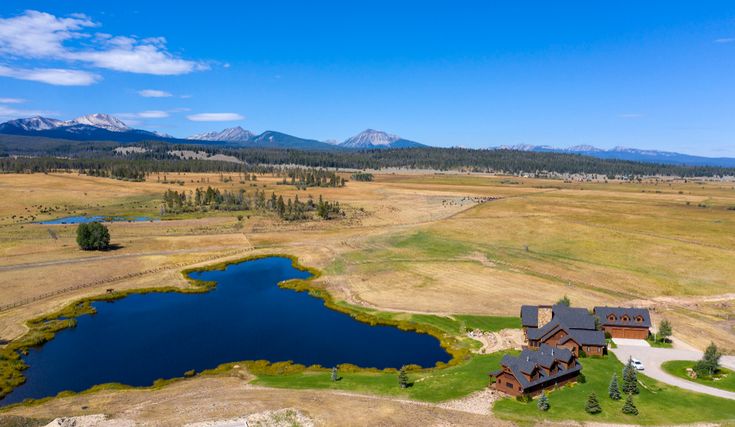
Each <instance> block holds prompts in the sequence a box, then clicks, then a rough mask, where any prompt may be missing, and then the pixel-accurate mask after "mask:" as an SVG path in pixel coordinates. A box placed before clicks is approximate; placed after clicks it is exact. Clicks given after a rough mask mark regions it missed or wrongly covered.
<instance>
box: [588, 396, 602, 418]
mask: <svg viewBox="0 0 735 427" xmlns="http://www.w3.org/2000/svg"><path fill="white" fill-rule="evenodd" d="M584 410H585V411H586V412H587V413H588V414H592V415H594V414H599V413H600V412H602V406H600V402H599V401H598V400H597V395H596V394H595V393H592V394H590V397H588V398H587V404H586V405H584Z"/></svg>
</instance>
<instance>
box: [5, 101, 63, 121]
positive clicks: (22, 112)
mask: <svg viewBox="0 0 735 427" xmlns="http://www.w3.org/2000/svg"><path fill="white" fill-rule="evenodd" d="M58 115H59V113H57V112H55V111H44V110H26V109H17V108H12V107H8V106H7V105H2V104H0V120H11V119H18V118H22V117H32V116H44V117H54V116H58Z"/></svg>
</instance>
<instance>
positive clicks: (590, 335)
mask: <svg viewBox="0 0 735 427" xmlns="http://www.w3.org/2000/svg"><path fill="white" fill-rule="evenodd" d="M570 339H573V340H574V341H576V342H577V344H579V345H588V346H589V345H592V346H597V347H605V346H607V341H606V340H605V333H604V332H602V331H588V330H585V329H569V335H568V336H566V337H564V338H563V339H562V340H561V341H559V344H564V343H565V342H567V341H569V340H570Z"/></svg>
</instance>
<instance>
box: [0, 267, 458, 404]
mask: <svg viewBox="0 0 735 427" xmlns="http://www.w3.org/2000/svg"><path fill="white" fill-rule="evenodd" d="M274 257H280V258H286V259H289V260H290V261H291V265H292V267H293V268H295V269H297V270H300V271H304V272H308V273H310V274H311V276H310V277H308V278H305V279H290V280H285V281H282V282H279V283H278V286H279V287H281V288H284V289H290V290H294V291H296V292H307V293H308V294H309V295H310V296H311V297H314V298H318V299H321V300H322V301H323V302H324V306H325V307H326V308H328V309H330V310H333V311H336V312H340V313H344V314H348V315H349V316H350V317H352V318H353V319H355V320H357V321H359V322H362V323H367V324H369V325H371V326H376V325H385V326H392V327H396V328H398V329H400V330H404V331H413V332H416V333H422V334H428V335H431V336H433V337H435V338H436V339H437V340H438V341H439V344H440V346H441V347H442V348H443V349H444V350H445V351H446V352H447V353H448V354H449V355H450V356H451V359H450V360H449V361H448V362H447V363H443V362H437V363H436V366H435V367H431V368H421V367H418V366H411V369H412V370H415V371H429V370H434V369H441V368H444V367H447V366H453V365H456V364H457V363H459V362H461V361H462V360H464V359H465V358H466V356H468V355H469V352H468V351H467V350H466V349H462V348H460V347H459V346H457V343H458V341H457V339H456V338H455V337H453V336H449V335H448V334H446V333H445V332H443V331H441V330H439V329H438V328H435V327H433V326H431V325H426V324H422V323H419V322H413V321H405V320H393V319H385V318H380V317H379V316H377V315H373V314H369V313H365V312H362V311H359V310H355V309H351V308H350V307H348V306H343V305H339V304H337V302H336V301H335V300H334V298H333V297H332V295H331V294H330V293H329V292H328V291H327V290H326V289H324V288H322V287H320V286H318V285H315V284H314V282H313V281H314V280H315V279H317V278H319V277H320V276H321V274H322V273H321V271H320V270H318V269H316V268H313V267H308V266H304V265H302V264H300V263H299V260H298V258H297V257H295V256H293V255H287V254H261V255H251V256H247V257H244V258H239V259H234V260H229V261H223V262H219V263H214V264H210V265H205V266H202V267H196V268H189V269H185V270H183V271H181V273H182V274H183V275H184V278H185V279H186V281H187V282H188V283H189V284H190V285H191V286H190V287H185V288H180V287H174V286H162V287H155V288H142V289H130V290H125V291H118V292H112V293H108V294H101V295H96V296H91V297H85V298H82V299H79V300H76V301H74V302H72V303H70V304H68V305H67V306H66V307H64V308H62V309H60V310H58V311H56V312H52V313H49V314H46V315H43V316H40V317H37V318H34V319H31V320H29V321H28V322H26V324H27V325H28V326H29V331H28V332H26V333H25V334H24V335H22V336H21V337H19V338H17V339H15V340H13V341H11V342H10V343H8V344H7V345H6V347H5V348H4V349H2V350H0V375H1V376H0V381H1V382H0V397H4V396H6V395H8V394H9V393H11V392H12V391H13V389H15V388H16V387H18V386H20V385H22V384H23V383H24V382H25V376H24V375H23V373H22V372H23V371H24V370H26V369H28V367H29V366H28V365H27V364H26V363H25V362H24V361H23V360H22V358H21V354H26V353H27V352H28V350H29V349H30V348H33V347H38V346H41V345H43V344H44V343H46V342H48V341H50V340H51V339H53V338H54V336H55V335H56V333H57V332H59V331H62V330H64V329H67V328H72V327H75V326H76V318H77V317H79V316H82V315H85V314H94V313H95V309H94V307H92V305H91V304H92V303H93V302H103V301H114V300H119V299H122V298H125V297H127V296H129V295H136V294H137V295H140V294H148V293H166V292H177V293H205V292H209V291H210V290H212V289H214V288H215V287H216V285H217V283H216V282H208V281H203V280H198V279H194V278H192V277H191V274H192V273H198V272H206V271H215V270H225V269H226V268H227V267H228V266H230V265H233V264H240V263H244V262H247V261H254V260H258V259H263V258H274ZM378 313H379V312H378ZM264 362H265V364H266V365H267V366H275V367H277V368H276V371H277V372H279V373H289V372H293V371H294V370H297V371H300V370H304V369H307V367H306V366H304V365H300V364H294V363H292V362H290V361H287V362H276V363H271V362H267V361H253V360H245V361H239V362H231V363H224V364H220V365H219V366H217V367H214V368H212V369H208V370H204V371H202V372H200V373H199V375H205V374H212V373H221V372H226V371H227V370H229V369H230V368H231V367H232V365H235V364H238V363H239V364H244V365H246V366H248V365H252V366H253V367H254V366H255V365H257V366H258V367H259V369H263V367H264ZM345 365H346V366H349V367H350V369H352V370H355V371H360V372H387V371H395V369H394V368H386V369H377V368H367V367H358V366H355V365H351V364H345ZM308 369H310V370H322V369H326V368H323V367H321V366H319V365H312V366H310V367H308ZM184 378H185V377H174V378H169V379H165V380H161V379H159V380H156V381H155V382H154V383H153V384H152V385H151V386H142V387H140V386H128V385H123V384H119V383H104V384H98V385H95V386H93V387H91V388H89V389H86V390H83V391H80V392H72V391H63V392H60V393H58V394H57V395H56V396H50V397H45V398H41V399H33V400H30V401H23V402H19V403H13V404H9V405H5V406H2V399H1V398H0V411H3V410H5V409H7V408H11V407H14V406H16V405H27V404H34V403H40V402H43V401H46V400H48V399H52V398H54V397H57V396H69V395H76V394H81V393H90V392H94V391H97V390H102V389H150V388H157V387H162V386H163V385H165V384H169V383H171V382H173V381H178V380H181V379H184Z"/></svg>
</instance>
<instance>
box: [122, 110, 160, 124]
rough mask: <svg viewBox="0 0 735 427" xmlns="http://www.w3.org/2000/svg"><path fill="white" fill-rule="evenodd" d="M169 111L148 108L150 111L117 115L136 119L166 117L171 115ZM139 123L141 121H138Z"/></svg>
mask: <svg viewBox="0 0 735 427" xmlns="http://www.w3.org/2000/svg"><path fill="white" fill-rule="evenodd" d="M169 115H170V114H169V112H168V111H161V110H148V111H141V112H139V113H118V114H116V116H118V117H120V118H123V119H125V120H126V121H128V120H135V119H164V118H166V117H169ZM138 123H140V122H139V121H138Z"/></svg>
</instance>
